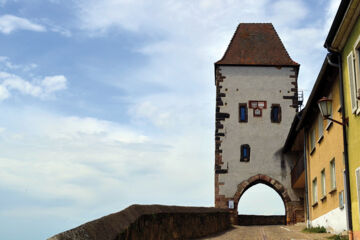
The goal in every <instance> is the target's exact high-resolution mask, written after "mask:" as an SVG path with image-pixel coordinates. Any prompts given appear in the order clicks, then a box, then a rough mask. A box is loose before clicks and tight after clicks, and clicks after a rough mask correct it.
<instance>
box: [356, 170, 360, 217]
mask: <svg viewBox="0 0 360 240" xmlns="http://www.w3.org/2000/svg"><path fill="white" fill-rule="evenodd" d="M355 176H356V187H357V200H358V206H359V216H360V167H359V168H357V169H355Z"/></svg>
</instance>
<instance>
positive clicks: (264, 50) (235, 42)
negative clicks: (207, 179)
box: [215, 24, 304, 224]
mask: <svg viewBox="0 0 360 240" xmlns="http://www.w3.org/2000/svg"><path fill="white" fill-rule="evenodd" d="M298 70H299V64H297V63H296V62H294V61H293V60H292V59H291V58H290V57H289V55H288V53H287V51H286V49H285V48H284V46H283V44H282V42H281V40H280V38H279V37H278V35H277V33H276V31H275V29H274V28H273V26H272V24H240V25H239V26H238V28H237V30H236V32H235V34H234V36H233V38H232V40H231V42H230V44H229V46H228V48H227V50H226V52H225V54H224V56H223V58H222V59H221V60H219V61H218V62H216V63H215V85H216V130H215V206H216V207H219V208H228V209H230V211H232V213H233V215H232V216H233V219H232V220H233V223H236V219H237V205H238V202H239V199H240V198H241V195H242V194H243V193H244V192H245V191H246V190H247V189H248V188H250V187H251V186H253V185H255V184H257V183H264V184H266V185H268V186H270V187H272V188H273V189H274V190H275V191H276V192H278V193H279V195H280V196H281V198H282V199H283V201H284V204H285V209H286V222H287V223H288V224H290V223H295V222H297V221H301V220H302V219H303V216H304V211H303V209H304V207H303V196H304V195H303V194H304V193H303V191H302V190H295V189H293V188H292V185H291V166H293V165H294V162H296V160H297V159H293V157H292V156H285V155H284V154H282V147H283V145H284V143H285V140H286V137H287V133H288V131H289V129H290V126H291V123H292V121H293V118H294V116H295V114H296V112H297V110H298V103H297V76H298Z"/></svg>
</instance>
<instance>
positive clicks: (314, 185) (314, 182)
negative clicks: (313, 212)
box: [312, 177, 318, 206]
mask: <svg viewBox="0 0 360 240" xmlns="http://www.w3.org/2000/svg"><path fill="white" fill-rule="evenodd" d="M312 201H313V204H312V205H313V206H315V205H316V204H317V203H318V194H317V177H315V178H314V179H313V180H312Z"/></svg>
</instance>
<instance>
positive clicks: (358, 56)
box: [353, 36, 360, 115]
mask: <svg viewBox="0 0 360 240" xmlns="http://www.w3.org/2000/svg"><path fill="white" fill-rule="evenodd" d="M353 52H354V61H353V63H354V74H355V76H354V78H355V84H356V86H355V100H356V103H357V109H356V115H358V114H359V113H360V36H359V37H358V39H357V40H356V42H355V45H354V50H353Z"/></svg>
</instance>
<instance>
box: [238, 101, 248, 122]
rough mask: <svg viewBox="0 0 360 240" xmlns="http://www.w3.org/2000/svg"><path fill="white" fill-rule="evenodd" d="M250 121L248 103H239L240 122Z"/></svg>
mask: <svg viewBox="0 0 360 240" xmlns="http://www.w3.org/2000/svg"><path fill="white" fill-rule="evenodd" d="M247 121H248V108H247V105H246V103H239V122H247Z"/></svg>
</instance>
